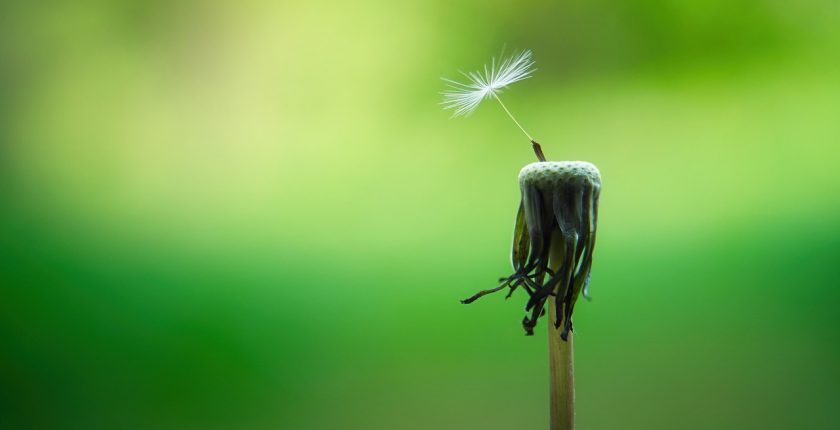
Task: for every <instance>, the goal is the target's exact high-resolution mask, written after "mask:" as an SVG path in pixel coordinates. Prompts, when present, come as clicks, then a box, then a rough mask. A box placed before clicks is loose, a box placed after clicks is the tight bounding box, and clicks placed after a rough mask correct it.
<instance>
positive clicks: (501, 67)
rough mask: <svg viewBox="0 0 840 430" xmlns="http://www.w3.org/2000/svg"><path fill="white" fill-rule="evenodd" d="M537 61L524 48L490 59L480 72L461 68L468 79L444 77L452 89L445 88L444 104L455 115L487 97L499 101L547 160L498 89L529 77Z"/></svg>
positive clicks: (469, 109) (533, 146) (540, 156)
mask: <svg viewBox="0 0 840 430" xmlns="http://www.w3.org/2000/svg"><path fill="white" fill-rule="evenodd" d="M534 64H536V63H535V62H534V60H533V58H532V55H531V51H530V50H526V51H522V52H521V53H519V54H514V55H512V56H510V57H507V58H504V59H500V60H499V61H496V57H493V58H492V59H491V60H490V66H489V67H488V66H487V64H485V65H484V73H481V72H480V71H478V72H469V73H464V72H461V74H462V75H464V77H465V78H466V79H467V82H465V83H463V82H458V81H454V80H452V79H447V78H441V79H443V80H444V81H445V82H447V84H448V86H449V90H447V91H444V92H443V93H442V94H443V102H442V103H441V104H442V105H443V108H444V109H452V110H453V113H452V116H453V117H458V116H468V115H469V114H471V113H473V112H474V111H475V110H476V108H478V105H480V104H481V102H482V101H484V100H485V99H489V98H493V99H496V101H498V102H499V105H501V106H502V109H504V111H505V113H507V115H508V116H509V117H510V119H511V120H513V123H514V124H516V126H517V127H519V129H520V130H522V133H524V134H525V136H526V137H527V138H528V140H529V141H530V142H531V146H532V148H533V150H534V154H536V155H537V158H538V159H539V160H540V161H545V155H543V152H542V148H541V147H540V144H539V143H537V141H536V140H534V138H533V137H531V135H530V134H529V133H528V132H527V131H525V128H524V127H522V124H520V123H519V121H517V120H516V118H515V117H514V116H513V114H512V113H511V112H510V110H509V109H508V108H507V106H505V104H504V103H503V102H502V99H501V98H499V93H501V91H502V90H503V89H504V88H505V87H508V86H509V85H511V84H514V83H516V82H519V81H521V80H524V79H528V78H530V77H531V75H532V74H533V73H534V71H535V70H536V69H535V68H534Z"/></svg>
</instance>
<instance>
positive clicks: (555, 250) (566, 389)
mask: <svg viewBox="0 0 840 430" xmlns="http://www.w3.org/2000/svg"><path fill="white" fill-rule="evenodd" d="M549 261H550V265H551V268H552V270H555V271H557V270H559V268H560V266H561V265H562V263H563V246H562V241H559V240H555V241H553V243H552V247H551V253H550V257H549ZM556 314H557V312H556V309H555V305H554V300H549V305H548V315H549V321H550V324H547V331H548V360H549V373H550V378H549V381H550V382H549V383H550V384H551V385H550V389H549V391H550V402H551V415H550V425H549V429H550V430H574V428H575V366H574V333H573V332H571V331H570V332H569V336H568V340H566V341H564V340H563V339H561V338H560V330H557V329H555V328H554V322H555V321H556Z"/></svg>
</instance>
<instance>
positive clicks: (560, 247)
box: [442, 51, 601, 430]
mask: <svg viewBox="0 0 840 430" xmlns="http://www.w3.org/2000/svg"><path fill="white" fill-rule="evenodd" d="M533 66H534V61H533V60H532V58H531V51H524V52H522V53H520V54H518V55H514V56H511V57H509V58H507V59H504V60H502V61H501V62H498V63H497V62H496V60H495V58H494V59H493V60H492V61H491V62H490V66H489V67H487V66H485V67H484V73H480V72H473V73H463V72H462V73H463V75H464V76H465V77H466V78H467V79H468V82H466V83H460V82H455V81H452V80H449V79H445V81H446V82H448V83H449V87H450V90H449V91H446V92H444V93H443V96H444V101H443V103H442V104H443V106H444V108H445V109H453V110H454V114H453V116H462V115H469V114H470V113H472V112H473V111H475V109H476V108H477V107H478V105H479V104H481V102H482V101H484V100H485V99H489V98H494V99H496V101H498V102H499V104H500V105H501V106H502V109H504V111H505V112H506V113H507V114H508V116H509V117H510V118H511V119H512V120H513V122H514V123H515V124H516V125H517V126H518V127H519V129H520V130H522V132H523V133H525V136H527V137H528V139H529V140H530V141H531V144H532V148H533V150H534V153H535V154H536V155H537V158H538V159H539V160H540V161H539V162H536V163H531V164H528V165H526V166H525V167H523V168H522V170H521V171H520V172H519V189H520V191H521V194H522V197H521V200H520V202H519V209H518V211H517V213H516V221H515V222H514V231H513V246H512V251H511V263H512V265H513V274H511V275H510V276H507V277H504V278H501V279H500V280H499V282H500V283H499V284H498V285H497V286H496V287H495V288H491V289H489V290H483V291H479V292H478V293H476V294H474V295H473V296H471V297H469V298H467V299H465V300H462V301H461V302H462V303H464V304H469V303H472V302H474V301H475V300H477V299H479V298H481V297H483V296H485V295H488V294H492V293H495V292H498V291H502V290H505V289H507V290H508V291H507V295H506V296H505V298H509V297H511V296H512V295H513V293H514V292H515V291H517V290H521V291H525V293H526V294H527V296H528V300H527V302H526V305H525V313H526V316H525V318H524V319H523V320H522V326H523V328H524V329H525V333H526V334H527V335H533V334H534V328H535V327H536V325H537V322H538V321H539V320H540V318H541V317H543V316H545V315H546V313H547V314H548V318H549V320H550V322H551V323H552V324H551V325H553V326H554V330H548V332H549V333H548V335H549V336H548V338H549V341H548V342H549V348H548V349H549V364H550V365H549V369H550V375H549V376H550V387H551V389H550V398H551V400H550V406H551V414H550V428H551V429H552V430H573V429H574V427H575V414H574V405H575V392H574V386H575V384H574V363H573V361H574V360H573V352H572V350H573V345H572V344H573V342H572V339H573V336H572V334H573V326H572V313H573V311H574V308H575V302H577V299H578V297H579V296H581V295H582V296H584V297H586V298H588V297H589V296H588V288H589V279H590V272H591V269H592V256H593V251H594V249H595V232H596V226H597V223H598V201H599V198H600V194H601V173H600V172H599V171H598V168H597V167H595V165H594V164H591V163H588V162H586V161H546V159H545V157H544V156H543V153H542V149H541V148H540V145H539V144H538V143H537V142H536V141H535V140H534V139H533V138H532V137H531V135H530V134H528V132H527V131H525V129H524V128H523V127H522V125H521V124H520V123H519V121H517V120H516V118H514V116H513V115H512V114H511V113H510V111H509V110H508V108H507V106H505V104H504V103H502V100H501V98H499V93H500V92H501V90H502V89H504V88H505V87H507V86H509V85H511V84H513V83H515V82H519V81H521V80H523V79H527V78H529V77H531V75H532V73H533V71H534V68H533ZM546 308H547V309H546ZM558 332H559V335H558Z"/></svg>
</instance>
